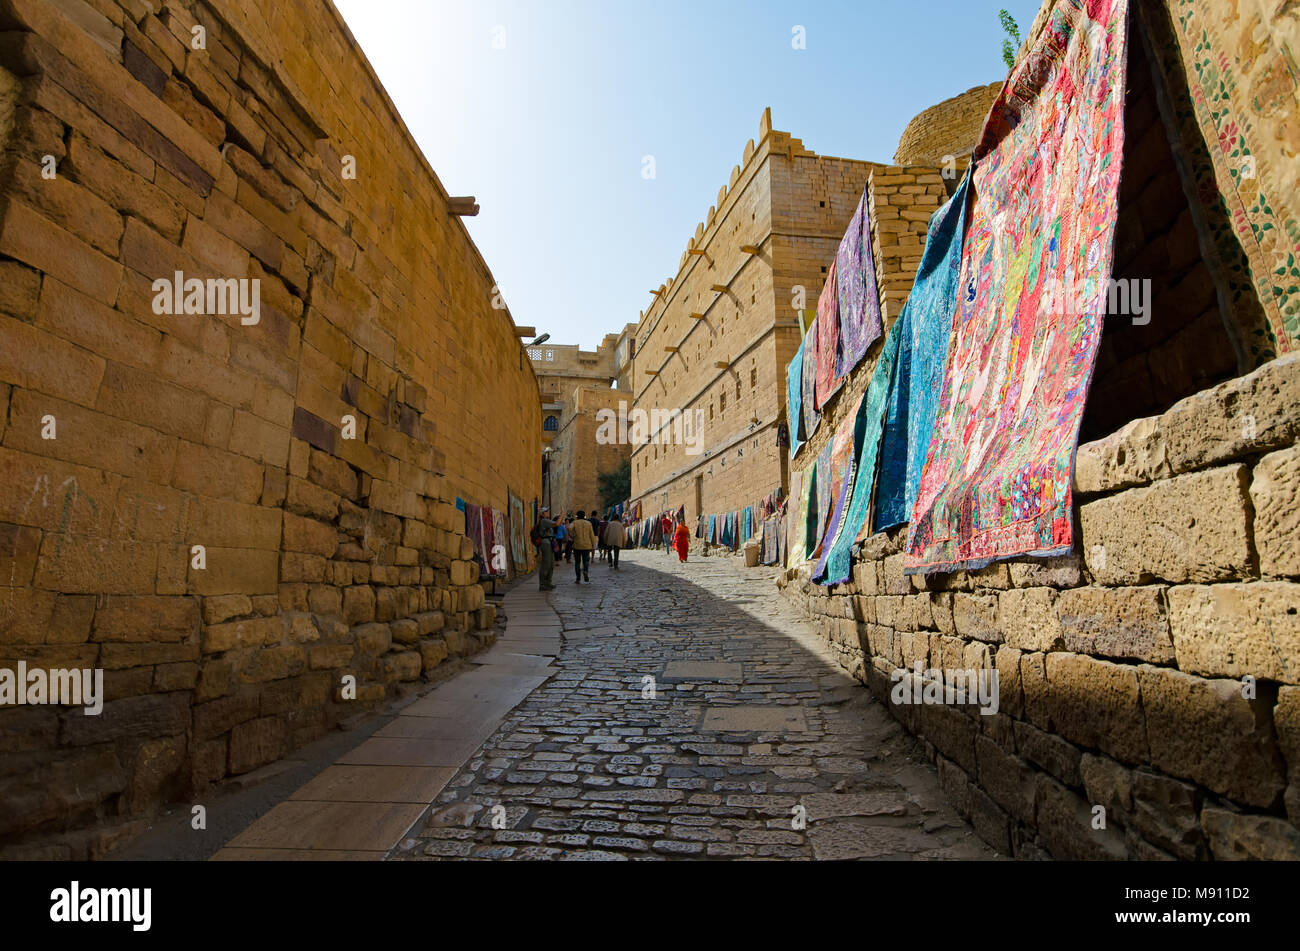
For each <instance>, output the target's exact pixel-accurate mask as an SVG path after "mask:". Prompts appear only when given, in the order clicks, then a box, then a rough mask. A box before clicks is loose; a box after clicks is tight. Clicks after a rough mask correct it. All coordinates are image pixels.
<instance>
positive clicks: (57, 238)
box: [0, 201, 122, 306]
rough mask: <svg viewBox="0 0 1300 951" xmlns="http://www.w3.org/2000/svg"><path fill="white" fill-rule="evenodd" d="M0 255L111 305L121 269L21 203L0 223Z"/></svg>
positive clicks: (6, 214) (9, 209)
mask: <svg viewBox="0 0 1300 951" xmlns="http://www.w3.org/2000/svg"><path fill="white" fill-rule="evenodd" d="M0 254H5V255H8V256H9V257H12V258H16V259H18V260H19V261H22V262H23V263H24V264H30V265H31V266H32V267H34V268H36V269H37V270H39V271H44V272H45V273H47V274H52V275H54V276H55V277H56V278H58V279H59V280H60V281H62V282H63V283H65V284H68V285H69V286H71V287H74V288H76V289H77V290H79V291H81V292H82V293H83V294H85V295H86V296H88V297H91V298H93V299H94V300H97V301H99V302H100V303H103V304H108V305H110V306H111V305H112V304H113V302H114V301H115V300H116V299H117V287H118V284H119V282H120V281H121V277H122V267H121V265H119V264H118V263H117V262H116V261H113V260H111V259H110V258H108V257H106V256H105V255H103V254H101V253H100V252H98V251H96V250H95V249H94V248H92V247H90V245H88V244H86V243H85V242H83V241H81V240H80V239H79V238H77V237H75V236H73V235H72V234H70V233H69V232H67V231H65V230H63V229H62V228H60V227H59V226H58V225H56V224H54V222H52V221H50V220H49V219H48V218H46V217H44V216H42V215H40V214H38V213H37V212H36V211H34V210H32V208H30V207H29V206H27V205H25V204H23V203H22V202H19V201H10V203H9V207H8V209H7V211H6V212H5V214H4V218H3V221H0Z"/></svg>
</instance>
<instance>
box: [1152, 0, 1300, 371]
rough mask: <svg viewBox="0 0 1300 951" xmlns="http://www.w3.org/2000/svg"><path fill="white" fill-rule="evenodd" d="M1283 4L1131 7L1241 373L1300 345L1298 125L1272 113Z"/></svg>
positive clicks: (1277, 95) (1291, 100)
mask: <svg viewBox="0 0 1300 951" xmlns="http://www.w3.org/2000/svg"><path fill="white" fill-rule="evenodd" d="M1246 8H1249V9H1246ZM1282 8H1283V5H1282V4H1275V3H1270V4H1266V3H1265V2H1263V0H1246V3H1244V4H1242V3H1240V2H1238V3H1233V4H1231V5H1225V4H1223V3H1222V0H1169V2H1168V4H1165V3H1161V4H1145V3H1139V4H1135V6H1134V9H1135V10H1136V11H1137V13H1138V14H1139V15H1140V17H1141V19H1142V25H1143V28H1144V29H1143V30H1142V33H1143V34H1144V39H1147V38H1149V41H1150V42H1149V43H1146V44H1145V45H1146V48H1147V55H1148V56H1149V57H1150V58H1151V59H1152V61H1153V63H1154V65H1155V67H1156V68H1155V70H1154V73H1155V76H1156V90H1157V101H1158V102H1159V104H1160V111H1161V116H1162V118H1163V119H1164V121H1165V124H1166V126H1167V127H1168V128H1169V129H1170V132H1171V135H1170V144H1171V145H1172V147H1173V153H1174V159H1175V161H1176V162H1177V163H1178V171H1179V173H1180V175H1181V176H1182V178H1183V182H1184V191H1185V192H1186V193H1187V196H1188V199H1189V207H1190V211H1191V214H1192V220H1193V221H1194V222H1195V224H1196V229H1197V231H1198V233H1199V235H1200V237H1201V242H1200V244H1201V252H1202V256H1203V257H1204V259H1205V262H1206V265H1207V267H1208V269H1209V271H1210V273H1211V275H1212V277H1213V278H1214V279H1215V285H1216V291H1217V293H1218V297H1219V308H1220V311H1221V312H1222V313H1223V314H1224V316H1225V318H1226V325H1227V329H1228V332H1229V335H1230V336H1231V337H1232V340H1233V345H1234V347H1235V348H1236V350H1237V359H1238V368H1239V371H1240V372H1241V373H1246V372H1248V371H1249V370H1252V369H1254V368H1255V367H1257V366H1259V365H1260V364H1262V363H1265V362H1267V361H1268V360H1270V359H1272V358H1273V357H1274V356H1276V355H1278V354H1282V353H1286V352H1288V351H1289V350H1294V349H1297V347H1300V286H1297V285H1300V280H1298V279H1300V268H1298V267H1297V260H1296V259H1297V257H1300V199H1298V198H1297V194H1300V176H1298V175H1297V174H1296V170H1297V168H1300V160H1298V158H1297V155H1298V153H1300V123H1297V122H1295V121H1294V120H1291V121H1287V122H1281V123H1279V122H1278V121H1277V120H1278V118H1279V116H1281V115H1285V114H1286V113H1287V112H1288V111H1290V112H1294V110H1295V103H1296V99H1297V95H1298V93H1297V83H1298V81H1300V69H1298V68H1297V65H1296V62H1295V59H1294V57H1295V55H1296V53H1297V50H1298V49H1300V42H1298V41H1300V35H1298V34H1300V30H1298V29H1297V26H1298V25H1300V18H1298V15H1297V12H1296V11H1294V10H1292V11H1289V12H1287V13H1283V10H1282ZM1288 21H1289V22H1288ZM1288 31H1289V32H1290V36H1291V38H1292V39H1291V43H1290V44H1288V43H1287V41H1286V39H1284V38H1285V37H1286V35H1287V33H1288ZM1260 120H1262V121H1260ZM1275 129H1276V135H1274V134H1273V132H1274V130H1275Z"/></svg>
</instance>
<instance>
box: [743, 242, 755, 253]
mask: <svg viewBox="0 0 1300 951" xmlns="http://www.w3.org/2000/svg"><path fill="white" fill-rule="evenodd" d="M740 250H742V251H744V252H745V253H746V254H757V253H758V248H756V247H754V246H753V245H752V244H742V245H741V246H740Z"/></svg>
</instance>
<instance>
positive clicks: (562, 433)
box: [547, 386, 632, 513]
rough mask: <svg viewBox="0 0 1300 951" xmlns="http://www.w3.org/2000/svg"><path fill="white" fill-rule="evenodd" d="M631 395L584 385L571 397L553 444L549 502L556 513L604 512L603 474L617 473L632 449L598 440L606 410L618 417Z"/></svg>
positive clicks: (627, 445) (617, 443)
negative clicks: (600, 418) (620, 408)
mask: <svg viewBox="0 0 1300 951" xmlns="http://www.w3.org/2000/svg"><path fill="white" fill-rule="evenodd" d="M627 398H628V394H627V393H624V392H622V391H621V390H615V389H611V388H610V387H605V386H580V387H577V388H576V389H574V391H573V392H572V393H570V394H569V396H568V399H567V400H566V403H565V408H564V415H563V417H562V418H561V419H560V429H559V432H557V433H556V436H555V441H554V442H553V443H552V444H551V446H552V449H553V452H552V454H551V476H550V478H551V486H550V493H549V497H548V499H547V502H548V503H549V504H550V507H551V511H552V512H557V513H558V512H568V513H573V512H576V511H578V510H579V509H581V510H582V511H585V512H590V511H591V510H592V509H593V508H595V509H597V510H598V511H601V512H603V511H604V509H603V507H602V505H601V495H600V480H599V478H598V476H599V474H600V473H602V472H613V471H614V470H616V469H618V468H619V466H621V465H622V464H623V463H624V462H625V461H627V460H628V459H629V458H630V457H631V455H632V447H631V446H630V445H629V444H627V443H619V442H618V441H617V440H613V441H610V440H602V441H597V438H596V434H597V431H598V430H599V429H600V426H601V421H600V420H599V419H598V418H597V415H596V414H597V413H598V412H600V411H601V410H603V409H609V410H612V411H613V413H615V414H617V413H618V411H619V403H620V402H621V403H623V404H624V407H626V404H627Z"/></svg>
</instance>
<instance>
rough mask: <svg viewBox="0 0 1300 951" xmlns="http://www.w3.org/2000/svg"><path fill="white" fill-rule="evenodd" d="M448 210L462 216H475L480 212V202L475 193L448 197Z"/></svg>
mask: <svg viewBox="0 0 1300 951" xmlns="http://www.w3.org/2000/svg"><path fill="white" fill-rule="evenodd" d="M447 206H448V210H449V211H450V212H451V213H452V214H453V215H457V216H458V217H461V218H473V217H474V216H475V215H477V214H478V203H477V202H475V201H474V196H473V195H466V196H462V197H459V198H448V199H447Z"/></svg>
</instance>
